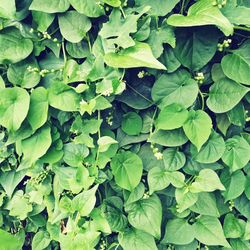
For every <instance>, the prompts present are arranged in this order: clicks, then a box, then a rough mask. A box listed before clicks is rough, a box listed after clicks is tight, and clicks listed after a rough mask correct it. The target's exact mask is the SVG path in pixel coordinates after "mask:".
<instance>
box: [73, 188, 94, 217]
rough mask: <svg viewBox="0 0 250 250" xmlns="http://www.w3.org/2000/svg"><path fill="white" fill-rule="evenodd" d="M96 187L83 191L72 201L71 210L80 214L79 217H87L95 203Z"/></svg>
mask: <svg viewBox="0 0 250 250" xmlns="http://www.w3.org/2000/svg"><path fill="white" fill-rule="evenodd" d="M97 188H98V185H95V186H94V187H93V188H91V189H89V190H87V191H83V192H81V193H80V194H78V195H77V196H75V197H74V199H73V200H72V209H73V210H74V211H77V212H79V213H80V215H81V216H88V215H89V214H90V212H91V211H92V210H93V208H94V206H95V203H96V196H95V194H96V190H97Z"/></svg>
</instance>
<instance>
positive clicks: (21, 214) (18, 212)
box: [6, 190, 33, 220]
mask: <svg viewBox="0 0 250 250" xmlns="http://www.w3.org/2000/svg"><path fill="white" fill-rule="evenodd" d="M6 209H7V210H9V215H10V216H15V217H17V218H18V219H20V220H25V219H26V218H27V216H28V213H29V212H31V211H32V210H33V208H32V205H31V203H30V202H29V199H28V198H27V197H25V196H24V193H23V191H22V190H18V191H17V192H15V194H14V195H13V197H12V199H11V200H10V201H9V202H8V203H7V205H6Z"/></svg>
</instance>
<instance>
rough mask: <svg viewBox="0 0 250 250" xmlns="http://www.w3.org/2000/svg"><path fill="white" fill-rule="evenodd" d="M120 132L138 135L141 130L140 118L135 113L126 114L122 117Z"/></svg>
mask: <svg viewBox="0 0 250 250" xmlns="http://www.w3.org/2000/svg"><path fill="white" fill-rule="evenodd" d="M121 125H122V126H121V128H122V130H123V131H124V132H125V133H126V134H128V135H138V134H140V132H141V130H142V118H141V117H140V116H139V115H138V114H137V113H135V112H128V113H126V114H125V115H124V116H123V119H122V124H121Z"/></svg>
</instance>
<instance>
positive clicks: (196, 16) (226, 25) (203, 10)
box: [167, 0, 233, 36]
mask: <svg viewBox="0 0 250 250" xmlns="http://www.w3.org/2000/svg"><path fill="white" fill-rule="evenodd" d="M167 22H168V24H169V25H173V26H176V27H190V26H203V25H216V26H217V27H218V28H219V29H220V30H221V31H222V32H223V33H224V34H225V35H226V36H229V35H232V34H233V25H232V24H231V23H230V22H229V20H228V19H227V18H226V17H225V16H223V15H222V13H221V12H220V10H219V8H218V7H217V6H214V5H213V4H212V2H211V1H210V0H200V1H198V2H196V3H194V4H193V5H191V7H190V8H189V10H188V13H187V16H183V15H181V14H174V15H172V16H170V17H169V18H168V20H167Z"/></svg>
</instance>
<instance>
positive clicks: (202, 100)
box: [199, 89, 205, 110]
mask: <svg viewBox="0 0 250 250" xmlns="http://www.w3.org/2000/svg"><path fill="white" fill-rule="evenodd" d="M199 94H200V97H201V109H202V110H204V107H205V100H204V96H203V94H202V92H201V90H200V89H199Z"/></svg>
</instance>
